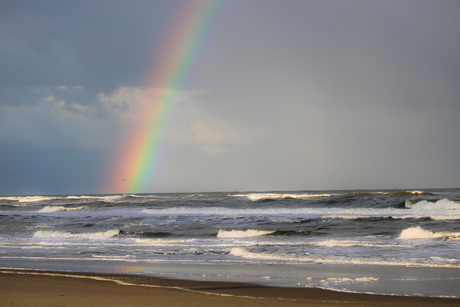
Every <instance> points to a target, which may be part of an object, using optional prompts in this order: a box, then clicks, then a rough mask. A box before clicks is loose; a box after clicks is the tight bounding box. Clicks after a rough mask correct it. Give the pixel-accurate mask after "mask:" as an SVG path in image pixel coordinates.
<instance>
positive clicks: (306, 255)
mask: <svg viewBox="0 0 460 307" xmlns="http://www.w3.org/2000/svg"><path fill="white" fill-rule="evenodd" d="M459 220H460V189H421V190H355V191H272V192H215V193H170V194H123V195H48V196H43V195H42V196H0V268H1V270H7V269H34V270H45V271H59V272H89V273H110V274H137V275H145V276H156V277H164V278H175V279H189V280H190V279H192V280H208V281H209V280H213V281H238V282H250V283H256V284H260V285H267V286H274V287H314V288H323V289H331V290H336V291H345V292H357V293H375V294H387V295H410V296H414V295H420V296H433V297H456V298H459V297H460V223H459Z"/></svg>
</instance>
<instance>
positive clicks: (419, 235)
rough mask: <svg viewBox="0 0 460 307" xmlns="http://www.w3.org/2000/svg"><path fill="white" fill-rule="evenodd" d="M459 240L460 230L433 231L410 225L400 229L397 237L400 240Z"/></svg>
mask: <svg viewBox="0 0 460 307" xmlns="http://www.w3.org/2000/svg"><path fill="white" fill-rule="evenodd" d="M439 238H443V239H446V240H460V232H433V231H430V230H426V229H423V228H422V227H420V226H415V227H410V228H407V229H404V230H403V231H401V234H400V235H399V237H398V239H402V240H426V239H439Z"/></svg>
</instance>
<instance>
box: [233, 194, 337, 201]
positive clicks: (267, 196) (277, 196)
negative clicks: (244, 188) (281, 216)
mask: <svg viewBox="0 0 460 307" xmlns="http://www.w3.org/2000/svg"><path fill="white" fill-rule="evenodd" d="M231 196H235V197H246V198H248V199H250V200H252V201H260V200H276V199H285V198H286V199H289V198H293V199H309V198H316V197H329V196H331V194H308V193H306V194H295V193H288V194H279V193H250V194H235V195H231Z"/></svg>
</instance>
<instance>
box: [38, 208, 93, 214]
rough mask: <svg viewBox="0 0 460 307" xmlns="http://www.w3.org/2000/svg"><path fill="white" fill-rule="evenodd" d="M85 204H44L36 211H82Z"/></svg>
mask: <svg viewBox="0 0 460 307" xmlns="http://www.w3.org/2000/svg"><path fill="white" fill-rule="evenodd" d="M85 209H86V207H85V206H80V207H64V206H46V207H43V208H42V209H40V210H38V212H45V213H50V212H71V211H82V210H85Z"/></svg>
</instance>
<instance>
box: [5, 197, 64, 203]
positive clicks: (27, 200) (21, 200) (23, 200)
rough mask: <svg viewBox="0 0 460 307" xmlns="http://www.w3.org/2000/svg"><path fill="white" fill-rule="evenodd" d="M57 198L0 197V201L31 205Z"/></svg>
mask: <svg viewBox="0 0 460 307" xmlns="http://www.w3.org/2000/svg"><path fill="white" fill-rule="evenodd" d="M56 198H57V197H52V196H7V197H0V200H3V199H4V200H15V201H17V202H19V203H33V202H39V201H45V200H51V199H56Z"/></svg>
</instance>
